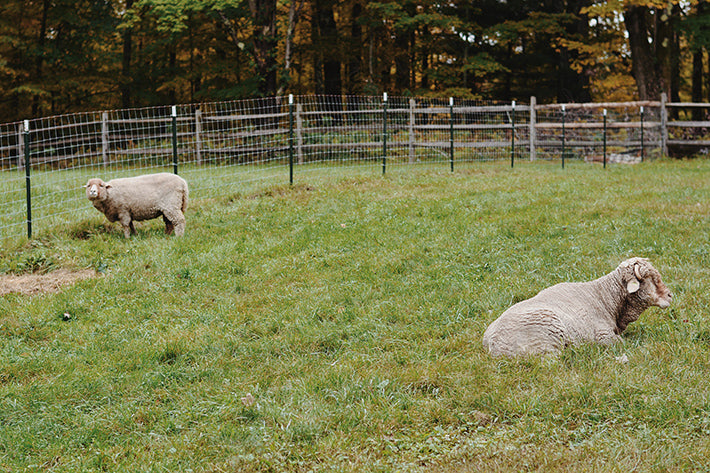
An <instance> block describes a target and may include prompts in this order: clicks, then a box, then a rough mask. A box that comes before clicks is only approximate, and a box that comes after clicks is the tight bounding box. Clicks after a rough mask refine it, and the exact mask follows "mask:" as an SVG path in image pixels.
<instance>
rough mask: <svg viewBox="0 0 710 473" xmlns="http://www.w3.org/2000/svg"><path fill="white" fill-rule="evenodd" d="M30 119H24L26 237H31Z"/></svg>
mask: <svg viewBox="0 0 710 473" xmlns="http://www.w3.org/2000/svg"><path fill="white" fill-rule="evenodd" d="M31 167H32V162H31V161H30V121H29V120H25V190H26V191H27V238H28V239H30V238H32V186H31V182H30V168H31Z"/></svg>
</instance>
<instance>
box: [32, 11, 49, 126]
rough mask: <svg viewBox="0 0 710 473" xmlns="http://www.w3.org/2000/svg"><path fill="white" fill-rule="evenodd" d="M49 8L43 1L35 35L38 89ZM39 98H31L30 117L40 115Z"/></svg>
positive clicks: (36, 95)
mask: <svg viewBox="0 0 710 473" xmlns="http://www.w3.org/2000/svg"><path fill="white" fill-rule="evenodd" d="M49 7H50V1H49V0H44V1H43V2H42V13H41V15H42V16H41V19H40V24H39V34H38V35H37V46H38V48H37V49H38V51H37V57H35V77H34V80H35V81H36V83H37V85H38V86H39V87H42V86H43V84H42V80H43V67H42V64H43V62H44V56H45V50H44V47H45V44H46V39H47V17H48V15H49ZM40 101H41V99H40V96H39V94H35V95H34V97H33V98H32V116H33V117H37V116H39V114H40V105H41V104H40Z"/></svg>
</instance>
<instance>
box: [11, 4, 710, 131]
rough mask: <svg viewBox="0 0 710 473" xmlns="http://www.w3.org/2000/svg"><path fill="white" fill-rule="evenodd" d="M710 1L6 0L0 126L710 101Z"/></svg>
mask: <svg viewBox="0 0 710 473" xmlns="http://www.w3.org/2000/svg"><path fill="white" fill-rule="evenodd" d="M708 47H710V8H709V7H708V5H707V4H706V3H705V0H690V1H684V2H679V1H671V2H665V1H659V0H653V1H652V0H609V1H607V2H594V1H591V0H543V1H531V0H480V1H473V2H471V1H468V0H467V1H464V0H451V1H448V2H435V1H431V0H423V1H413V0H404V1H380V2H367V1H362V0H311V1H308V0H291V1H289V0H4V1H3V2H2V3H1V4H0V104H1V106H0V120H2V121H8V120H17V119H22V118H30V117H37V116H45V115H52V114H59V113H65V112H72V111H83V110H95V109H113V108H127V107H141V106H152V105H161V104H174V103H187V102H202V101H218V100H225V99H237V98H248V97H260V96H272V95H276V94H285V93H294V94H313V93H316V94H334V95H340V94H379V93H381V92H382V91H387V92H389V93H390V94H397V95H423V96H443V97H446V96H449V95H454V96H457V97H466V98H481V99H496V100H514V99H518V100H524V101H527V99H528V97H529V96H531V95H535V96H537V97H538V101H539V102H555V101H557V102H583V101H589V100H599V101H609V100H628V99H642V100H643V99H657V98H658V97H659V95H660V94H661V93H663V92H665V93H666V94H667V95H668V97H669V98H670V99H671V100H678V99H684V100H694V101H703V100H707V97H708V89H709V88H710V87H709V86H710V84H709V83H708V77H710V65H708Z"/></svg>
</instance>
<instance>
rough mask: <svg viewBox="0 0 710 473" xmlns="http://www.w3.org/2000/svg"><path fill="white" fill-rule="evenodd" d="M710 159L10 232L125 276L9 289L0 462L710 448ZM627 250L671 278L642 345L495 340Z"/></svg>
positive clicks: (9, 255)
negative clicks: (523, 305)
mask: <svg viewBox="0 0 710 473" xmlns="http://www.w3.org/2000/svg"><path fill="white" fill-rule="evenodd" d="M709 172H710V162H707V161H689V162H672V163H671V162H655V163H648V164H644V165H640V166H634V167H623V166H620V167H612V168H610V169H607V170H606V171H604V170H602V169H601V168H600V167H597V166H587V165H572V166H569V167H568V169H566V170H564V171H561V170H560V169H559V168H558V166H553V165H548V164H535V165H530V164H520V165H518V166H517V167H516V169H514V170H510V169H507V168H505V166H504V165H501V164H500V163H498V164H483V165H473V166H471V167H468V168H464V169H461V170H457V172H456V173H454V174H450V173H448V172H436V171H429V172H421V171H417V170H413V169H408V168H405V169H396V170H394V171H392V172H390V173H388V176H387V177H385V178H382V177H379V176H372V177H359V178H350V179H348V178H345V179H341V180H338V181H337V182H333V181H332V180H330V181H328V180H320V178H318V177H317V176H313V177H312V178H311V181H309V182H308V184H305V183H300V184H297V185H296V186H294V187H293V188H288V187H274V188H270V189H266V190H265V191H263V192H261V193H256V194H250V195H235V196H232V197H231V198H230V196H224V197H223V198H220V199H216V200H206V199H205V200H195V201H193V202H192V204H191V207H190V209H189V211H188V215H187V217H188V231H187V234H186V236H185V237H184V238H182V239H175V238H168V237H165V236H163V235H162V233H161V225H160V222H159V221H154V222H152V223H149V224H144V225H142V226H141V227H140V229H139V233H140V235H139V236H138V237H137V238H135V239H133V240H131V241H124V240H123V238H122V233H121V232H120V229H119V228H118V227H110V226H107V225H103V224H102V223H101V219H100V218H99V216H98V215H97V216H96V217H95V218H92V219H90V220H83V221H77V222H76V224H75V225H74V226H70V227H69V228H66V229H61V230H59V231H58V233H57V234H54V235H51V236H49V235H44V236H40V238H38V239H37V240H35V241H33V242H32V243H31V244H27V245H25V246H23V247H21V248H19V249H6V250H4V251H3V253H2V254H1V255H0V269H2V268H5V269H6V270H9V269H14V270H18V269H26V268H33V267H34V268H51V267H56V266H77V267H84V266H93V267H95V268H96V269H99V270H101V271H103V272H104V276H103V277H101V278H99V279H95V280H91V281H85V282H81V283H79V284H77V285H76V286H74V287H72V288H68V289H66V290H64V291H63V292H62V293H59V294H56V295H45V296H38V297H27V296H18V295H9V296H5V297H3V298H0V471H21V470H23V469H29V470H37V471H39V470H43V471H45V470H46V471H79V470H83V471H91V470H102V469H103V470H109V471H119V470H123V471H163V470H169V471H187V470H188V469H193V470H194V471H249V470H252V471H261V470H263V471H267V470H273V471H279V470H285V469H289V470H296V471H299V470H302V471H308V470H320V471H363V470H368V471H398V470H417V469H418V468H421V469H422V470H426V471H437V470H441V471H451V470H455V469H459V470H461V471H480V470H492V471H510V470H524V469H528V470H544V471H554V470H559V471H568V470H569V469H571V468H572V469H574V470H576V471H584V470H589V471H600V470H605V471H610V470H611V471H614V470H616V471H622V470H623V471H627V470H629V469H638V470H646V471H653V470H657V471H665V470H668V469H671V470H673V469H692V468H698V469H700V468H706V465H707V464H708V462H709V461H710V435H708V434H710V406H709V401H708V390H707V373H708V365H709V364H710V356H709V355H710V347H709V346H708V343H709V342H710V330H709V329H708V325H707V315H706V314H707V308H708V304H709V303H710V283H709V282H708V280H709V279H708V267H710V266H709V264H708V263H709V262H710V261H709V260H710V240H709V238H708V236H709V235H708V233H710V226H709V225H708V224H709V223H710V222H708V220H709V218H708V213H709V210H710V185H708V179H707V176H708V173H709ZM632 255H640V256H646V257H649V258H651V259H652V261H653V262H654V264H655V265H656V267H657V268H659V269H660V271H661V273H662V275H663V276H664V279H665V280H666V282H667V283H668V285H669V286H670V287H671V289H672V290H673V292H674V294H675V300H674V305H673V307H672V308H671V309H670V310H668V311H661V310H659V309H651V310H649V311H647V312H646V313H645V314H644V315H643V316H642V318H641V320H640V321H639V322H637V323H636V324H633V325H632V326H631V327H630V328H629V329H628V331H627V333H626V335H625V338H626V342H625V344H623V345H621V346H615V347H611V348H599V347H593V346H584V347H578V348H575V349H570V350H568V351H566V352H565V353H564V354H563V355H562V356H561V357H559V358H543V359H537V358H536V359H529V360H517V361H515V360H513V361H510V360H494V359H491V358H490V357H488V356H487V355H486V354H485V353H484V351H483V349H482V347H481V344H480V337H481V335H482V333H483V331H484V329H485V327H486V326H487V324H488V323H490V322H491V321H492V320H493V319H494V318H495V317H497V315H498V314H499V313H500V312H502V311H503V310H504V309H505V308H506V307H508V306H509V305H510V304H512V303H513V302H515V301H518V300H520V299H523V298H526V297H529V296H532V295H534V294H535V293H536V292H537V291H538V290H540V289H542V288H544V287H546V286H548V285H551V284H554V283H557V282H560V281H563V280H588V279H592V278H596V277H599V276H601V275H603V274H605V273H607V272H609V271H611V270H612V269H613V268H615V267H616V265H617V264H618V263H619V262H620V261H621V260H623V259H625V258H626V257H628V256H632ZM65 312H69V313H71V314H72V316H73V317H72V319H71V321H69V322H65V321H63V320H62V317H61V315H62V314H64V313H65ZM621 355H627V357H628V359H629V362H628V363H626V364H623V363H619V362H617V361H616V357H617V356H621ZM247 394H250V395H251V396H253V399H254V402H253V403H251V401H250V398H249V396H247Z"/></svg>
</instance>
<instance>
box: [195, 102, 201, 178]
mask: <svg viewBox="0 0 710 473" xmlns="http://www.w3.org/2000/svg"><path fill="white" fill-rule="evenodd" d="M195 161H196V162H197V165H198V166H200V165H202V110H200V109H199V108H198V109H197V110H195Z"/></svg>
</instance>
